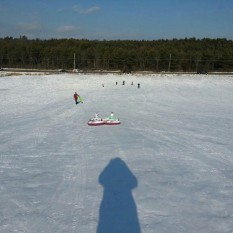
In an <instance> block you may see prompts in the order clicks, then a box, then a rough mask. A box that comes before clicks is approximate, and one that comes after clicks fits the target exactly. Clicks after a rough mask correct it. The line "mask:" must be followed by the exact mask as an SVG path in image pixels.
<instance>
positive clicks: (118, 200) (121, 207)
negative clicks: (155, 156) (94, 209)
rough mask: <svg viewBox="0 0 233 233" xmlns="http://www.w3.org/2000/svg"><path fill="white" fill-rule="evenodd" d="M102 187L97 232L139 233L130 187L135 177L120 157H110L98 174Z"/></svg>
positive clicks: (135, 208) (134, 184)
mask: <svg viewBox="0 0 233 233" xmlns="http://www.w3.org/2000/svg"><path fill="white" fill-rule="evenodd" d="M99 182H100V184H101V185H103V187H104V193H103V200H102V202H101V205H100V211H99V223H98V227H97V233H140V232H141V230H140V225H139V221H138V216H137V207H136V204H135V202H134V199H133V195H132V191H131V190H132V189H133V188H135V187H137V179H136V177H135V176H134V175H133V174H132V172H131V171H130V170H129V168H128V167H127V165H126V164H125V163H124V161H122V160H121V159H120V158H115V159H112V160H111V161H110V162H109V164H108V165H107V166H106V167H105V168H104V170H103V172H102V173H101V174H100V176H99Z"/></svg>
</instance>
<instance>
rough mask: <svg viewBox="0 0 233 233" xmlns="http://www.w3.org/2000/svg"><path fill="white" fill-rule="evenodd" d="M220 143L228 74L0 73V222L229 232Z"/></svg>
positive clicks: (228, 113) (226, 163)
mask: <svg viewBox="0 0 233 233" xmlns="http://www.w3.org/2000/svg"><path fill="white" fill-rule="evenodd" d="M123 80H125V81H126V84H125V85H124V86H123V85H122V81H123ZM132 81H133V82H134V85H131V82H132ZM116 82H118V85H116ZM137 83H140V84H141V88H140V89H138V88H137ZM102 84H104V87H102ZM74 91H77V92H78V93H79V94H80V95H81V96H82V97H83V100H84V103H83V104H79V105H77V106H76V105H75V103H74V100H73V93H74ZM111 111H113V112H114V113H115V115H116V116H118V117H119V118H120V120H121V121H122V124H121V125H118V126H107V125H104V126H99V127H90V126H88V125H87V121H88V120H89V118H91V117H93V116H94V113H95V112H97V113H98V114H99V116H100V117H106V116H108V115H109V114H110V112H111ZM232 142H233V76H217V75H215V76H211V75H208V76H199V75H190V76H187V75H154V76H140V75H138V76H136V75H135V76H132V75H94V76H91V75H77V74H60V75H47V76H46V75H44V76H43V75H42V76H12V77H0V232H1V233H9V232H17V233H18V232H19V233H22V232H23V233H197V232H200V233H232V232H233V145H232Z"/></svg>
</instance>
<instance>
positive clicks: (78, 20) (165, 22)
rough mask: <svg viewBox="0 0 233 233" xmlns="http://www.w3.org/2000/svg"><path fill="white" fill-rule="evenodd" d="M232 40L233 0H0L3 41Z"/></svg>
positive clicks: (0, 29)
mask: <svg viewBox="0 0 233 233" xmlns="http://www.w3.org/2000/svg"><path fill="white" fill-rule="evenodd" d="M20 35H26V36H27V37H28V38H30V39H34V38H40V39H50V38H78V39H90V40H93V39H97V40H104V39H106V40H115V39H122V40H123V39H132V40H156V39H173V38H177V39H180V38H185V37H187V38H190V37H196V38H227V39H233V0H118V1H113V0H99V1H95V0H0V37H6V36H12V37H16V38H17V37H19V36H20Z"/></svg>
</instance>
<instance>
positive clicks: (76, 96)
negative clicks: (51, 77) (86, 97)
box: [74, 92, 79, 104]
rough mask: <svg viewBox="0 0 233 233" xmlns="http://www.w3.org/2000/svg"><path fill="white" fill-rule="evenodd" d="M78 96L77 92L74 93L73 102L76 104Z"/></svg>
mask: <svg viewBox="0 0 233 233" xmlns="http://www.w3.org/2000/svg"><path fill="white" fill-rule="evenodd" d="M78 97H79V95H78V94H77V92H75V93H74V100H75V103H76V104H78Z"/></svg>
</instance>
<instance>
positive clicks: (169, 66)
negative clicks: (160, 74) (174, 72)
mask: <svg viewBox="0 0 233 233" xmlns="http://www.w3.org/2000/svg"><path fill="white" fill-rule="evenodd" d="M171 59H172V54H171V53H170V58H169V64H168V72H170V68H171Z"/></svg>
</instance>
